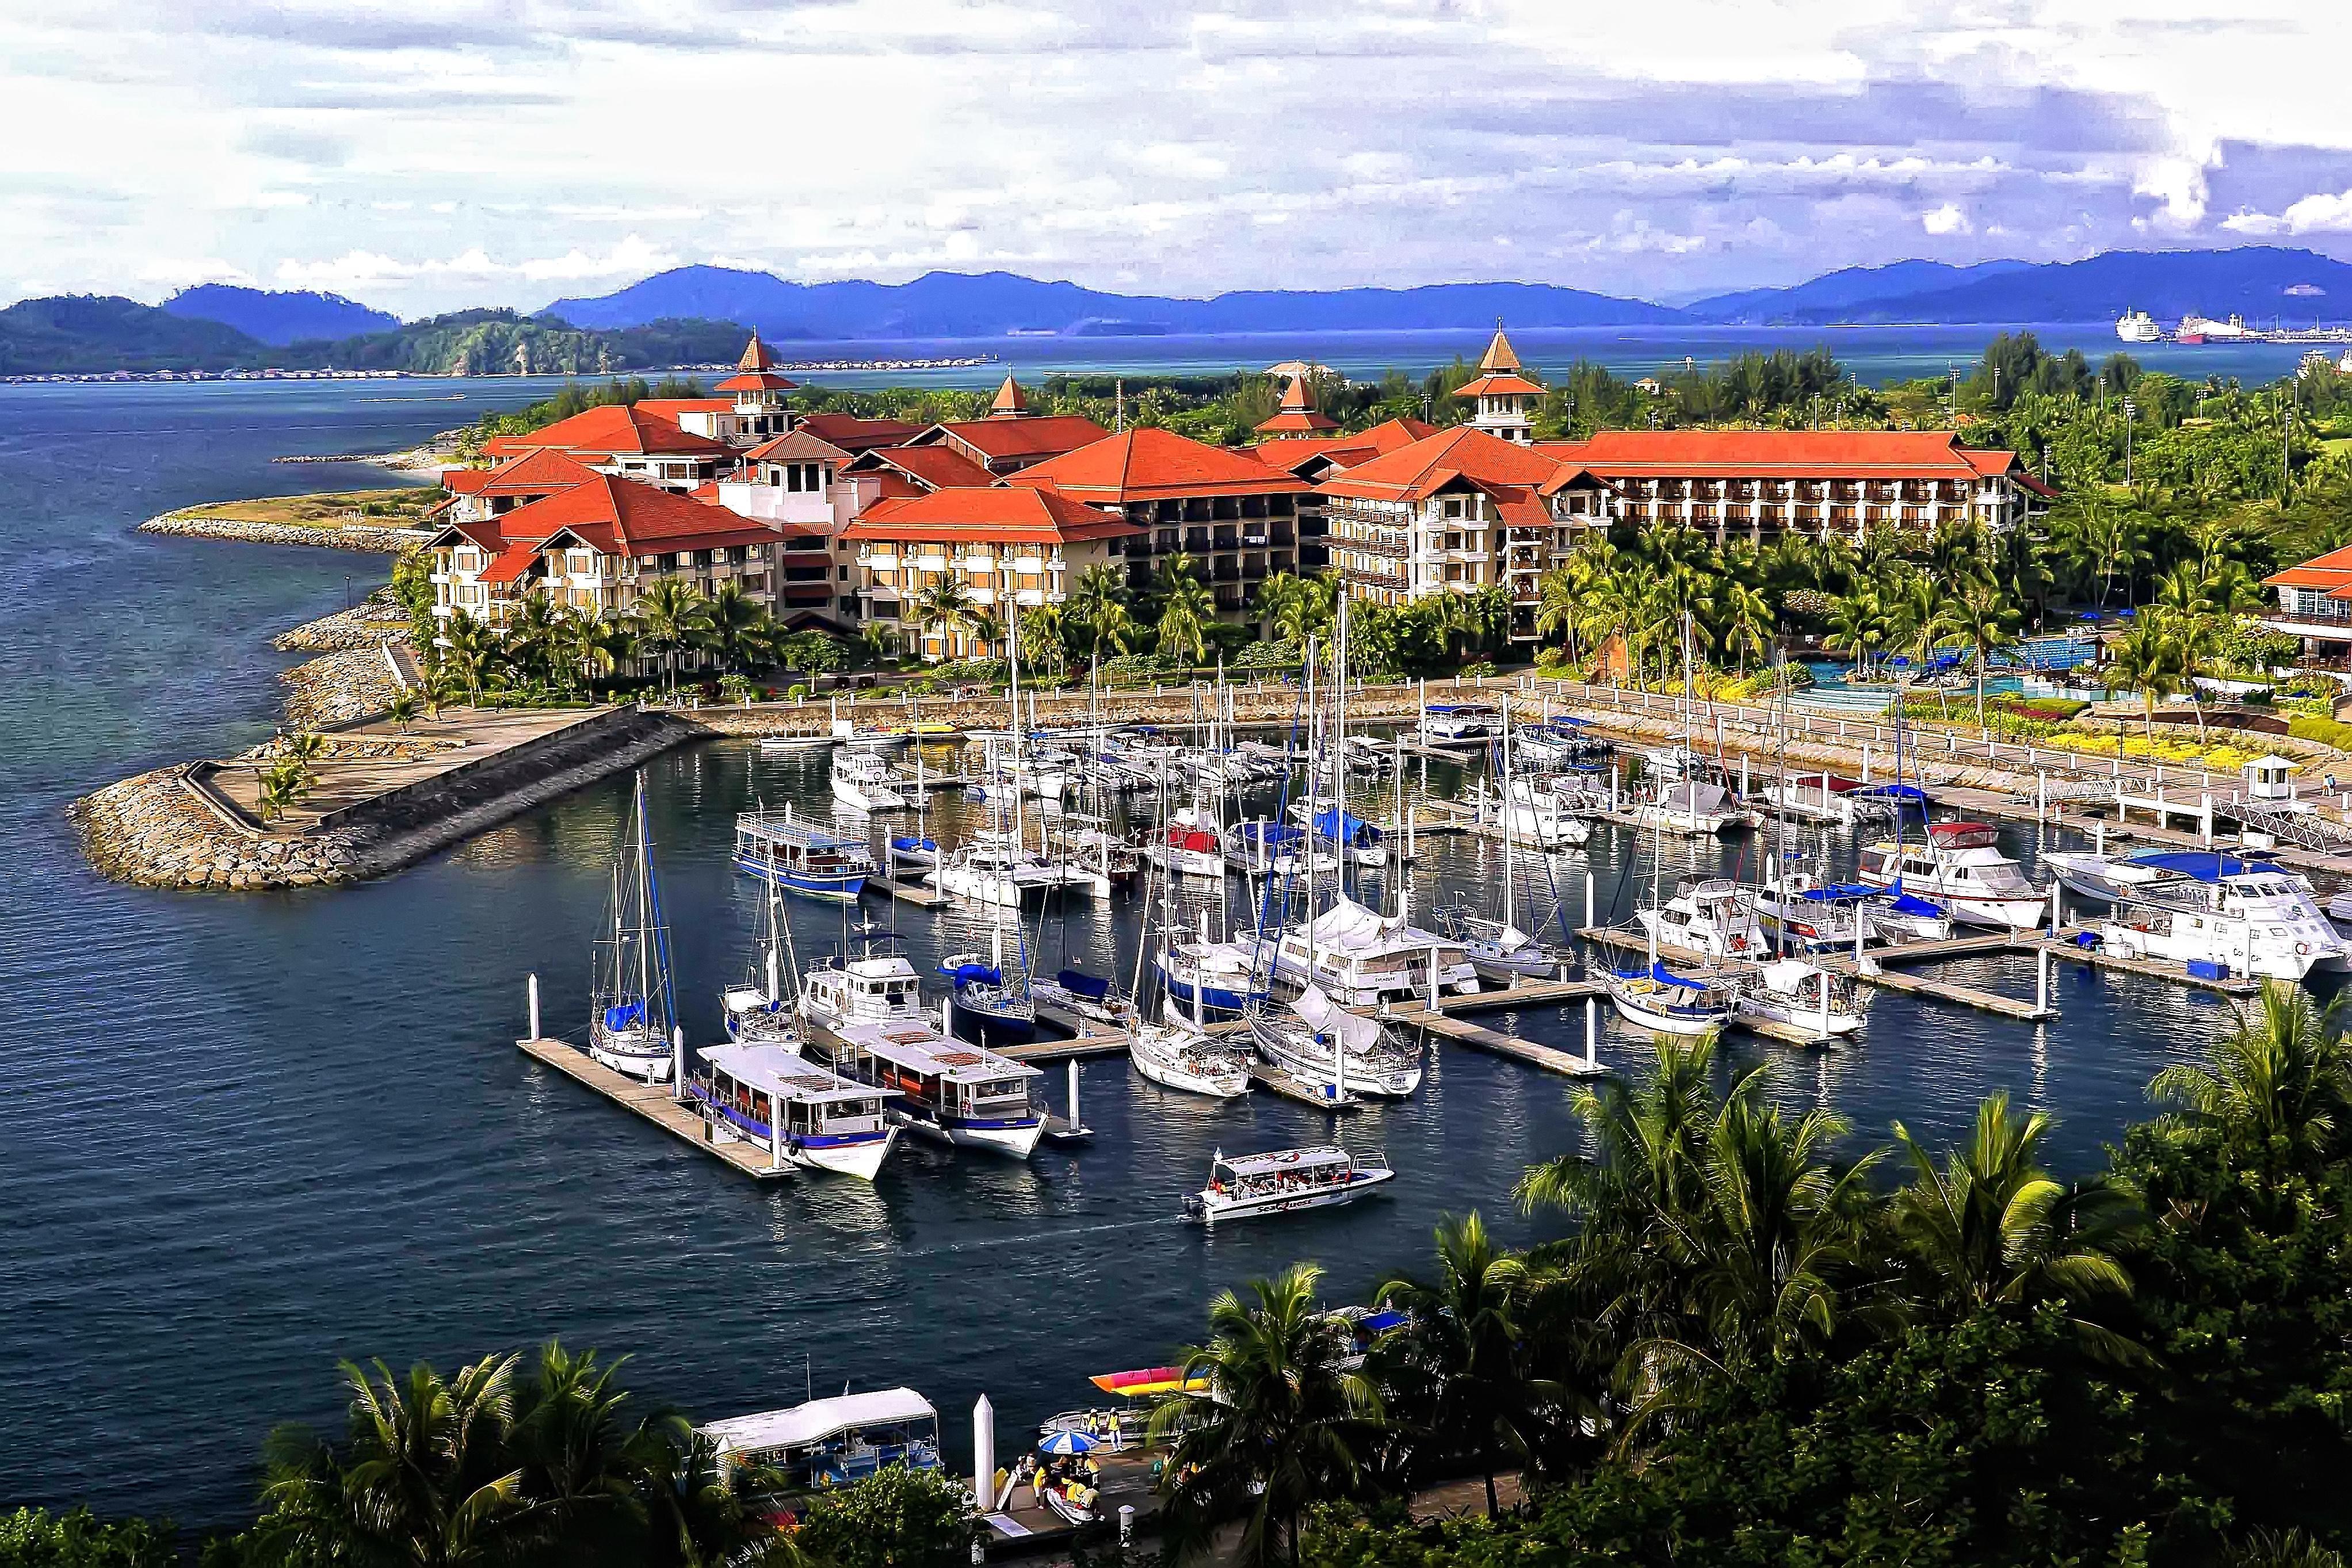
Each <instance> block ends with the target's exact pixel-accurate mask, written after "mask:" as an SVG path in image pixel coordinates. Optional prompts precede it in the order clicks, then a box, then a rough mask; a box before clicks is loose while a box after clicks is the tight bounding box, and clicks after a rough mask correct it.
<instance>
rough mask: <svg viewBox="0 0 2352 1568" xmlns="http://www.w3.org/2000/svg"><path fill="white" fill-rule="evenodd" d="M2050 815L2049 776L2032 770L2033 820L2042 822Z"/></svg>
mask: <svg viewBox="0 0 2352 1568" xmlns="http://www.w3.org/2000/svg"><path fill="white" fill-rule="evenodd" d="M2049 814H2050V775H2049V774H2047V773H2045V772H2043V771H2042V769H2041V768H2035V769H2034V770H2033V820H2034V821H2037V822H2039V821H2042V820H2043V819H2044V818H2046V817H2047V816H2049Z"/></svg>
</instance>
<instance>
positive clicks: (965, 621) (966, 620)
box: [908, 573, 979, 658]
mask: <svg viewBox="0 0 2352 1568" xmlns="http://www.w3.org/2000/svg"><path fill="white" fill-rule="evenodd" d="M908 609H909V610H911V611H912V612H913V615H912V619H913V621H914V622H915V625H916V627H917V629H919V630H920V631H923V632H930V633H931V634H933V635H934V636H936V637H938V638H939V640H940V657H941V658H945V657H947V656H948V655H949V653H950V639H951V638H952V637H953V636H954V635H955V634H956V633H957V632H966V633H969V632H971V627H972V623H973V621H974V620H975V618H976V617H977V615H978V613H979V608H978V606H976V605H974V604H973V603H972V601H971V590H970V589H968V588H966V587H965V586H964V583H963V579H961V578H960V577H957V576H955V575H954V574H953V573H949V574H947V575H945V576H942V577H941V578H940V580H938V581H937V582H931V583H926V584H924V585H923V586H922V587H921V588H919V589H918V590H916V591H915V597H914V600H913V601H912V602H911V603H910V604H909V605H908Z"/></svg>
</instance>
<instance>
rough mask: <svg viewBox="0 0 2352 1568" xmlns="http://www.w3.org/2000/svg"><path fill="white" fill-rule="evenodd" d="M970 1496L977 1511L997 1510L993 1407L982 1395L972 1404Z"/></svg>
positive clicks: (994, 1408)
mask: <svg viewBox="0 0 2352 1568" xmlns="http://www.w3.org/2000/svg"><path fill="white" fill-rule="evenodd" d="M971 1495H972V1500H973V1501H975V1502H977V1503H979V1504H980V1511H981V1512H982V1513H992V1512H993V1511H995V1509H996V1406H993V1405H991V1404H990V1403H989V1402H988V1396H987V1395H985V1394H983V1395H982V1396H980V1397H979V1398H978V1399H975V1400H973V1401H972V1406H971Z"/></svg>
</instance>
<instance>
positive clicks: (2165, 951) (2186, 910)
mask: <svg viewBox="0 0 2352 1568" xmlns="http://www.w3.org/2000/svg"><path fill="white" fill-rule="evenodd" d="M2042 858H2043V859H2044V860H2045V861H2046V862H2048V864H2049V866H2050V869H2051V870H2052V871H2053V872H2055V873H2057V876H2058V880H2059V881H2060V882H2062V883H2064V884H2065V885H2066V887H2067V889H2068V890H2069V891H2070V892H2072V893H2074V894H2078V895H2080V896H2082V897H2084V898H2086V899H2093V900H2096V901H2098V902H2100V903H2105V904H2114V905H2116V916H2115V918H2114V919H2113V920H2112V921H2110V922H2108V923H2107V924H2106V925H2103V926H2101V927H2100V928H2099V930H2100V934H2101V936H2103V937H2104V938H2105V945H2106V946H2108V948H2109V949H2110V950H2113V951H2116V952H2120V953H2122V954H2124V955H2125V956H2130V957H2151V958H2163V959H2168V960H2169V961H2171V962H2174V963H2181V964H2188V963H2199V962H2202V963H2206V964H2211V965H2216V966H2219V967H2223V968H2226V969H2227V970H2229V971H2230V972H2231V973H2232V974H2238V975H2253V976H2258V977H2262V978H2263V979H2273V980H2295V981H2299V980H2302V979H2303V978H2305V977H2306V976H2308V975H2310V974H2312V973H2313V972H2314V971H2315V970H2337V969H2342V968H2344V967H2346V957H2345V943H2344V939H2343V938H2342V937H2341V936H2338V935H2337V933H2336V928H2335V927H2334V926H2333V925H2330V924H2328V920H2327V915H2326V912H2325V911H2324V910H2322V909H2321V908H2320V906H2319V904H2318V901H2317V900H2315V898H2313V896H2312V894H2311V891H2310V886H2309V884H2308V883H2305V881H2304V879H2303V878H2302V877H2301V876H2300V875H2299V874H2298V873H2294V872H2292V871H2289V870H2287V869H2286V868H2285V867H2284V866H2281V865H2279V864H2277V863H2276V862H2272V861H2266V860H2253V859H2247V858H2245V857H2243V856H2241V855H2236V854H2231V853H2230V852H2226V851H2221V850H2144V851H2140V852H2137V853H2133V854H2126V855H2113V856H2110V855H2102V854H2097V853H2095V852H2091V851H2086V850H2062V851H2055V852H2052V853H2050V854H2048V855H2045V856H2043V857H2042Z"/></svg>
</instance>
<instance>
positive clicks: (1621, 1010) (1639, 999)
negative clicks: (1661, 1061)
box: [1601, 821, 1736, 1034]
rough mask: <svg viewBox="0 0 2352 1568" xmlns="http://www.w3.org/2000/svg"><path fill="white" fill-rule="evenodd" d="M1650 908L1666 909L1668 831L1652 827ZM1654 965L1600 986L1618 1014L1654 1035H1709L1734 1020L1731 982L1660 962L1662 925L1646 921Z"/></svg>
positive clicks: (1613, 975)
mask: <svg viewBox="0 0 2352 1568" xmlns="http://www.w3.org/2000/svg"><path fill="white" fill-rule="evenodd" d="M1650 835H1651V836H1650V907H1651V909H1652V910H1657V909H1660V908H1662V907H1663V906H1664V904H1663V901H1662V900H1661V899H1660V897H1659V893H1660V891H1661V890H1660V887H1659V878H1660V874H1661V867H1662V865H1663V863H1664V859H1665V829H1664V824H1663V823H1661V822H1658V821H1652V823H1651V825H1650ZM1643 925H1644V927H1645V928H1646V929H1647V931H1648V934H1649V957H1650V962H1649V965H1648V967H1646V968H1641V969H1612V970H1610V971H1609V973H1608V975H1607V976H1606V977H1604V978H1603V979H1602V981H1601V984H1602V985H1603V986H1604V987H1606V988H1607V989H1608V992H1609V1005H1610V1006H1611V1007H1612V1008H1614V1009H1616V1011H1617V1016H1618V1017H1620V1018H1622V1019H1624V1020H1625V1021H1626V1022H1627V1023H1630V1024H1633V1026H1634V1027H1636V1028H1638V1029H1644V1030H1649V1031H1650V1032H1651V1033H1652V1034H1706V1033H1707V1032H1708V1031H1710V1030H1717V1029H1720V1028H1722V1027H1723V1026H1724V1025H1725V1024H1726V1023H1727V1022H1729V1021H1730V1019H1731V1004H1732V1000H1733V995H1734V991H1735V989H1736V988H1734V987H1733V986H1731V985H1729V984H1728V983H1727V982H1724V981H1720V980H1715V979H1703V978H1701V977H1697V976H1695V975H1677V974H1675V972H1674V971H1673V970H1671V969H1669V968H1667V967H1665V966H1664V964H1662V963H1660V962H1659V961H1658V923H1657V921H1656V920H1654V919H1652V920H1645V921H1643Z"/></svg>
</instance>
